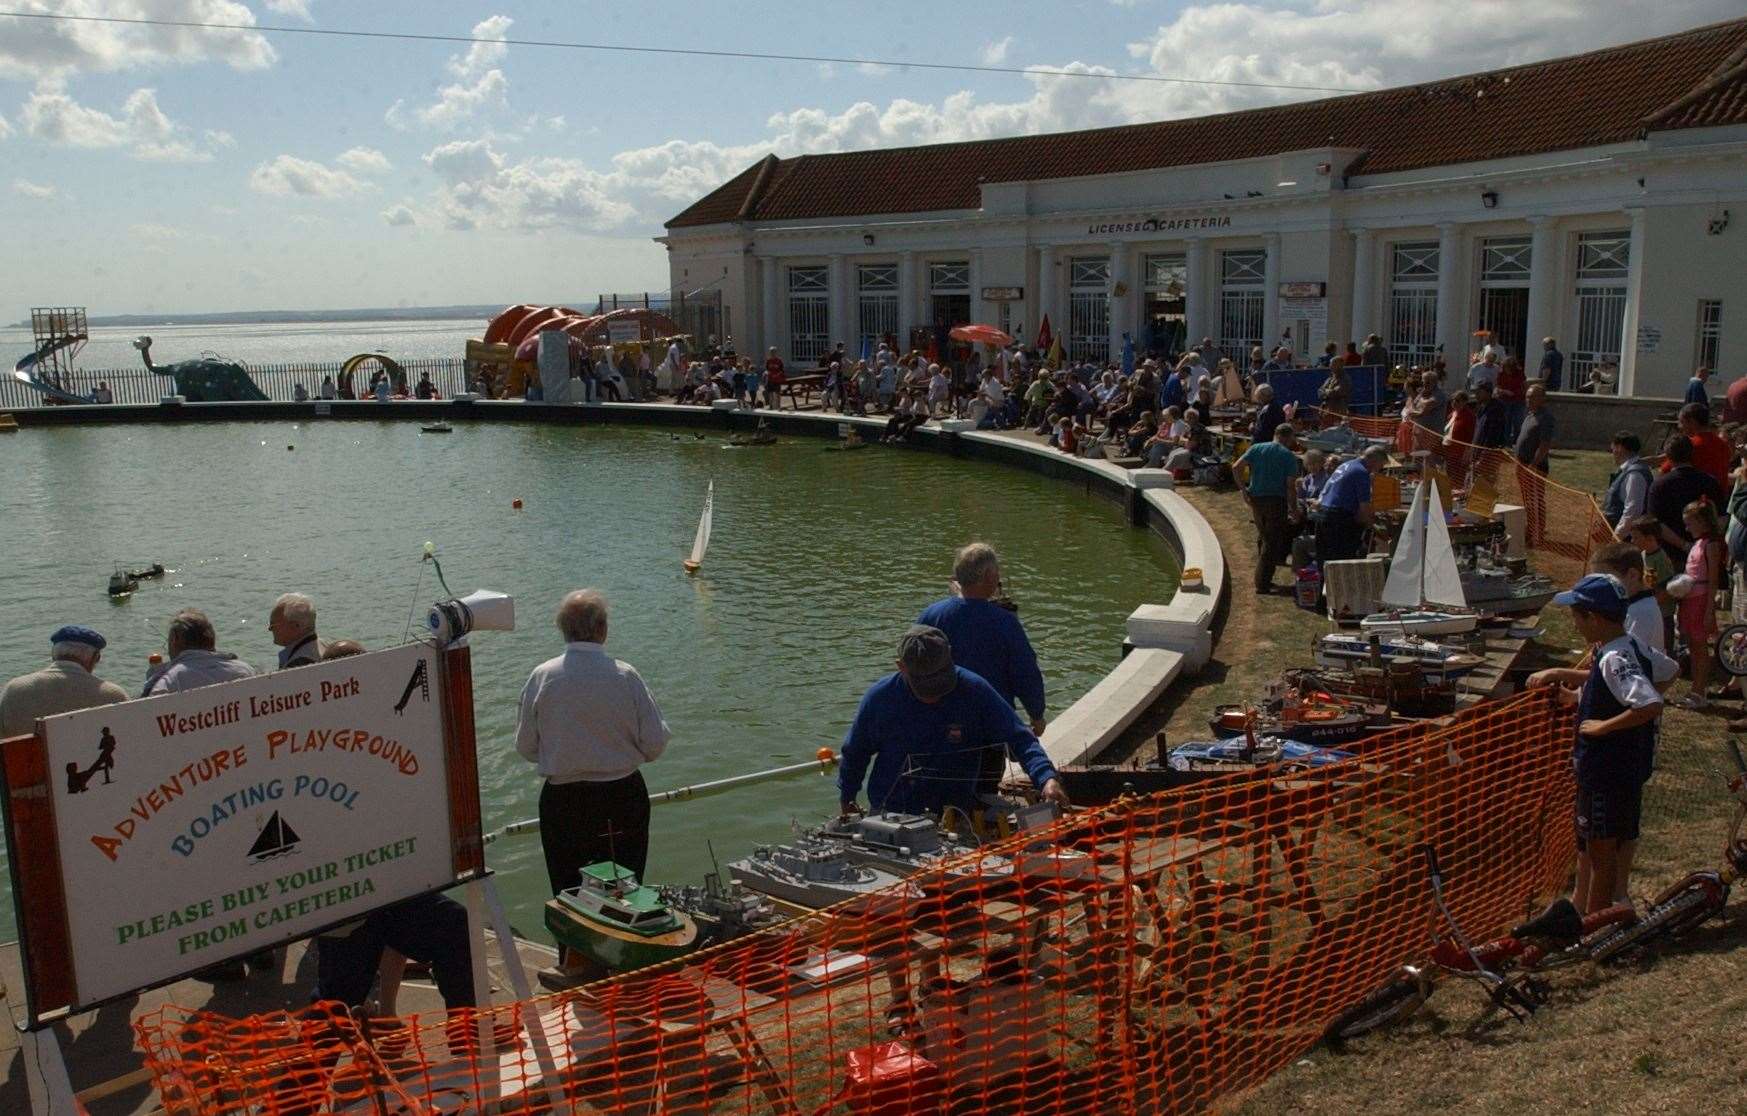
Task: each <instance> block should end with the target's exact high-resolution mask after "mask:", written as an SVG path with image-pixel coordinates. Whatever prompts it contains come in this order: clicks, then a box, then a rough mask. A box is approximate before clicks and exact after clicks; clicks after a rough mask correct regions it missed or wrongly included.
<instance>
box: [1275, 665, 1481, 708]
mask: <svg viewBox="0 0 1747 1116" xmlns="http://www.w3.org/2000/svg"><path fill="white" fill-rule="evenodd" d="M1280 679H1281V682H1282V683H1284V684H1285V685H1287V686H1292V687H1296V688H1298V689H1299V690H1300V691H1301V692H1309V693H1326V694H1329V695H1330V696H1332V697H1333V698H1334V699H1335V700H1337V701H1358V702H1364V703H1368V704H1376V705H1379V706H1381V707H1382V708H1384V709H1386V710H1388V711H1389V714H1390V715H1391V717H1395V716H1401V717H1441V716H1443V715H1444V714H1446V713H1451V712H1454V711H1455V708H1456V685H1455V680H1454V679H1449V678H1427V677H1426V676H1425V675H1424V674H1423V673H1421V671H1420V669H1419V665H1418V664H1417V663H1413V662H1406V661H1403V662H1396V661H1393V660H1389V659H1385V660H1383V661H1381V662H1378V663H1375V664H1372V663H1349V664H1347V665H1346V666H1344V667H1329V668H1320V669H1318V668H1304V667H1301V668H1294V669H1292V670H1288V671H1285V672H1283V673H1282V674H1281V675H1280Z"/></svg>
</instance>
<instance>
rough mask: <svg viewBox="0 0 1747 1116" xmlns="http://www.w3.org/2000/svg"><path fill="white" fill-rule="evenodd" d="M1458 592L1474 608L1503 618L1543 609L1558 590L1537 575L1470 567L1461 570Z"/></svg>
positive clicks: (1496, 568) (1490, 567)
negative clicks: (1459, 590) (1460, 588)
mask: <svg viewBox="0 0 1747 1116" xmlns="http://www.w3.org/2000/svg"><path fill="white" fill-rule="evenodd" d="M1462 591H1463V592H1464V593H1465V594H1466V595H1467V597H1468V603H1469V604H1470V605H1471V606H1473V607H1474V608H1477V609H1480V610H1482V611H1485V612H1495V613H1498V614H1500V615H1504V616H1522V615H1526V614H1528V613H1531V612H1539V611H1541V610H1542V609H1543V608H1546V607H1547V606H1548V605H1549V604H1551V603H1552V602H1553V594H1555V593H1557V592H1558V591H1559V590H1558V587H1557V586H1555V585H1554V584H1553V583H1552V582H1551V581H1549V580H1547V579H1546V578H1544V577H1542V576H1541V575H1539V574H1517V573H1513V572H1512V571H1511V570H1508V569H1500V568H1499V567H1497V566H1472V567H1470V568H1468V569H1465V570H1463V571H1462Z"/></svg>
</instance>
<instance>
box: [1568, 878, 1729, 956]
mask: <svg viewBox="0 0 1747 1116" xmlns="http://www.w3.org/2000/svg"><path fill="white" fill-rule="evenodd" d="M1720 905H1721V904H1719V903H1718V902H1717V899H1716V896H1715V894H1714V893H1713V892H1711V891H1710V890H1709V889H1707V888H1705V887H1703V886H1702V885H1694V886H1692V887H1690V888H1688V889H1687V890H1685V891H1683V892H1681V893H1680V894H1679V895H1676V896H1675V897H1674V898H1672V899H1670V900H1668V901H1667V902H1666V903H1661V904H1658V905H1657V907H1656V908H1655V909H1654V910H1652V911H1651V912H1650V913H1649V914H1647V915H1645V916H1644V917H1643V918H1642V919H1641V920H1640V921H1638V922H1635V923H1633V924H1632V925H1631V926H1622V927H1621V928H1620V929H1618V930H1616V931H1615V932H1614V933H1612V934H1609V935H1607V936H1606V937H1603V938H1602V939H1601V940H1599V941H1597V942H1596V943H1595V945H1594V946H1592V947H1591V949H1590V954H1589V955H1590V958H1591V960H1593V961H1595V962H1596V964H1598V965H1599V964H1605V963H1606V962H1608V961H1611V960H1613V959H1614V958H1616V957H1618V956H1620V955H1621V954H1623V953H1625V952H1626V951H1627V950H1630V949H1635V948H1637V947H1639V946H1643V945H1648V944H1649V943H1650V942H1653V941H1655V940H1656V939H1657V938H1660V937H1663V936H1664V935H1667V934H1671V933H1673V932H1675V931H1676V930H1681V929H1685V928H1686V927H1688V926H1692V925H1695V924H1697V923H1700V922H1703V921H1704V920H1705V919H1707V918H1709V917H1710V916H1711V915H1713V914H1715V913H1716V912H1717V909H1718V908H1719V906H1720Z"/></svg>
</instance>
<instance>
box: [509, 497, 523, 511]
mask: <svg viewBox="0 0 1747 1116" xmlns="http://www.w3.org/2000/svg"><path fill="white" fill-rule="evenodd" d="M510 507H512V508H514V509H516V510H517V511H521V510H522V498H521V497H520V496H517V497H516V498H515V499H514V500H511V501H510Z"/></svg>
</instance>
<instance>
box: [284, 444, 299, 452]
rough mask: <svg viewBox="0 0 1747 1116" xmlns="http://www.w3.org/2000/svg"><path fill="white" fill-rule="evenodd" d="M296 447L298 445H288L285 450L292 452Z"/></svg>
mask: <svg viewBox="0 0 1747 1116" xmlns="http://www.w3.org/2000/svg"><path fill="white" fill-rule="evenodd" d="M296 448H297V447H296V446H286V447H285V452H286V453H290V452H291V451H292V450H295V449H296Z"/></svg>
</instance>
